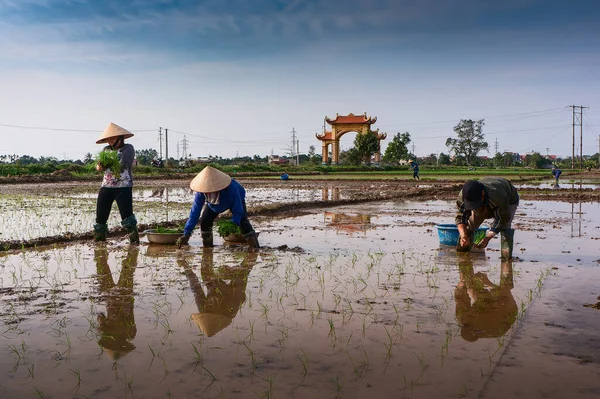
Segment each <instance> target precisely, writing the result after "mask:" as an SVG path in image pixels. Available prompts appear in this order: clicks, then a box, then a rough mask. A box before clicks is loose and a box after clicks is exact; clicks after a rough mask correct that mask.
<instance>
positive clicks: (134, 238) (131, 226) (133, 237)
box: [121, 214, 140, 244]
mask: <svg viewBox="0 0 600 399" xmlns="http://www.w3.org/2000/svg"><path fill="white" fill-rule="evenodd" d="M121 226H123V227H125V230H127V236H128V237H129V242H130V243H132V244H139V243H140V235H139V233H138V228H137V220H136V219H135V215H133V214H132V215H130V216H127V217H126V218H125V219H123V220H122V221H121Z"/></svg>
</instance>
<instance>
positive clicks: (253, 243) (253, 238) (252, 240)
mask: <svg viewBox="0 0 600 399" xmlns="http://www.w3.org/2000/svg"><path fill="white" fill-rule="evenodd" d="M244 237H245V238H246V243H247V244H248V245H250V248H255V249H258V248H260V245H259V244H258V236H257V235H256V231H254V230H252V231H251V232H250V233H246V234H244Z"/></svg>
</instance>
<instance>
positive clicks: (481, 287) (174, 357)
mask: <svg viewBox="0 0 600 399" xmlns="http://www.w3.org/2000/svg"><path fill="white" fill-rule="evenodd" d="M180 190H184V189H180ZM252 190H253V188H250V189H249V190H248V191H249V197H251V193H252ZM150 191H151V190H150ZM150 191H149V192H143V194H139V193H138V194H137V195H138V197H137V198H145V200H144V201H141V200H140V201H138V202H136V206H137V207H138V209H139V208H141V206H140V202H147V203H153V202H156V203H159V204H163V202H162V201H161V200H158V199H151V198H157V197H152V195H151V194H150ZM273 191H274V190H273V189H270V190H265V191H264V195H263V194H261V195H263V199H264V198H269V199H272V200H275V198H280V197H278V195H279V194H278V193H274V192H273ZM342 194H343V190H342ZM75 195H80V196H81V195H87V194H82V193H79V194H75ZM165 195H166V193H165ZM186 195H187V194H186V193H185V192H181V191H173V192H172V193H171V192H169V197H170V201H171V198H181V200H176V199H174V200H173V203H175V204H181V206H182V208H181V212H182V214H180V215H178V216H177V217H185V216H186V215H187V207H188V206H189V205H188V204H187V203H186V200H185V197H186ZM281 195H282V198H285V199H286V200H287V198H289V196H288V194H281ZM310 195H312V194H310V193H309V192H303V193H301V198H303V199H302V200H301V201H303V200H304V198H306V201H310V199H309V198H310ZM314 195H315V196H316V197H317V198H318V200H322V199H323V197H324V194H323V192H322V190H318V191H316V192H315V193H314ZM331 195H332V190H328V193H327V199H329V200H330V199H331ZM348 196H349V197H350V196H351V194H348ZM258 197H259V196H258V195H257V196H256V197H255V198H258ZM63 199H64V200H65V201H68V200H69V199H70V201H72V202H71V203H70V204H69V205H68V207H67V208H68V210H69V211H68V212H67V211H65V216H64V217H65V218H66V217H72V215H74V214H76V213H77V212H79V209H73V208H77V206H79V204H80V203H79V202H77V201H79V200H85V199H86V198H84V197H83V196H81V197H75V196H72V197H68V198H66V197H63ZM87 199H88V200H92V199H93V197H89V198H87ZM146 199H147V200H146ZM190 201H191V199H190ZM259 201H260V200H259ZM74 204H77V205H74ZM169 204H170V205H169V212H171V209H176V207H174V208H171V202H169ZM163 205H164V204H163ZM321 205H324V206H322V207H320V208H313V209H304V210H297V211H294V212H287V213H284V214H281V215H275V216H273V215H271V216H261V215H255V216H253V217H252V218H251V220H252V223H253V225H254V226H255V228H256V229H257V230H258V231H260V241H261V245H262V248H261V249H260V250H259V251H256V252H251V251H248V249H247V248H246V247H244V246H236V245H229V244H225V243H224V242H223V241H222V240H221V239H219V238H218V237H215V244H216V247H215V248H212V249H211V248H202V247H201V240H200V237H199V234H194V235H193V236H192V239H191V240H190V245H189V246H185V247H183V248H181V249H177V248H176V247H173V246H156V245H150V244H148V243H147V242H143V243H142V244H141V245H139V246H137V245H129V244H127V242H126V241H125V239H124V238H123V237H115V238H113V239H111V240H110V241H109V242H107V243H105V244H94V243H92V242H88V241H83V242H81V241H80V242H75V243H73V244H69V245H54V246H48V247H41V248H35V249H25V250H22V251H7V252H5V253H4V254H3V255H2V256H0V292H1V293H2V295H1V297H0V330H1V332H2V334H1V335H0V349H1V350H3V351H4V353H3V356H1V357H0V397H2V398H27V397H44V398H134V397H143V398H162V397H167V398H169V397H173V398H189V397H204V398H257V397H258V398H262V397H264V398H364V397H367V396H372V397H378V398H496V397H498V398H500V397H502V398H506V397H518V396H521V397H528V398H536V397H547V398H563V397H564V398H588V397H589V398H592V397H598V395H599V394H600V339H599V338H598V334H597V331H598V329H599V328H600V311H599V310H598V308H599V307H600V288H598V285H597V281H598V279H599V278H600V204H599V203H598V202H585V203H567V202H552V201H536V200H524V201H522V204H521V206H520V207H519V210H518V212H517V216H516V218H515V222H516V226H515V227H516V229H517V233H516V235H515V249H514V254H515V255H516V257H515V259H514V260H512V261H502V260H501V259H500V251H499V247H500V244H499V239H494V240H492V242H491V243H490V246H489V248H488V249H486V250H485V251H480V252H473V253H470V254H461V255H460V256H459V255H457V254H456V252H455V251H454V250H453V249H452V248H448V247H443V246H442V247H441V246H440V245H439V243H438V238H437V232H436V228H435V224H436V223H451V222H452V221H453V213H454V207H453V206H454V205H453V203H452V201H451V200H448V199H429V200H423V199H421V200H414V201H396V200H394V201H378V202H370V203H361V204H352V205H341V206H326V204H321ZM32 206H33V205H32ZM184 210H185V212H184ZM86 212H92V215H93V208H91V210H89V209H88V210H87V211H85V210H84V211H81V215H85V213H86ZM138 212H139V211H136V213H138ZM157 212H158V211H157ZM173 212H175V211H173ZM4 214H5V212H3V216H4ZM172 215H176V213H173V214H171V213H170V214H169V216H170V217H174V218H175V216H172ZM82 217H83V216H82ZM86 217H90V216H89V215H87V216H86ZM157 217H158V216H157ZM161 220H164V218H163V219H161ZM80 223H84V221H83V220H82V221H81V222H80ZM143 241H145V239H144V240H143Z"/></svg>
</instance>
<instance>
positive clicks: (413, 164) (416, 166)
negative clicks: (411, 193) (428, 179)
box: [408, 159, 419, 180]
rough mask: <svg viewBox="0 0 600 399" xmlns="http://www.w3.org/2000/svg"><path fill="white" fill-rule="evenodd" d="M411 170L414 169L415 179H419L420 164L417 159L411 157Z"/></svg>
mask: <svg viewBox="0 0 600 399" xmlns="http://www.w3.org/2000/svg"><path fill="white" fill-rule="evenodd" d="M408 162H410V170H412V171H413V180H419V164H418V163H417V161H416V160H414V159H410V160H409V161H408Z"/></svg>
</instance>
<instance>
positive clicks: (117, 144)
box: [109, 136, 125, 150]
mask: <svg viewBox="0 0 600 399" xmlns="http://www.w3.org/2000/svg"><path fill="white" fill-rule="evenodd" d="M124 144H125V139H124V138H123V136H119V137H118V138H117V141H115V144H114V145H110V144H109V146H110V148H112V149H113V150H118V149H119V148H121V147H123V145H124Z"/></svg>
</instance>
